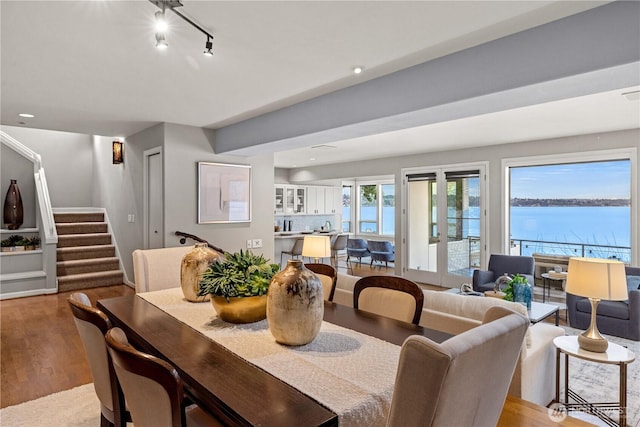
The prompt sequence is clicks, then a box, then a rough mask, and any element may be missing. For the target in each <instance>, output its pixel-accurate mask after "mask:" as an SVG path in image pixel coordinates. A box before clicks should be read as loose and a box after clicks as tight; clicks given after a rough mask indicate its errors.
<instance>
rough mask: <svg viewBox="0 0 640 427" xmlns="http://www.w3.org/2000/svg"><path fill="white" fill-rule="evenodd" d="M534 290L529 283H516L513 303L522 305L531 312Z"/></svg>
mask: <svg viewBox="0 0 640 427" xmlns="http://www.w3.org/2000/svg"><path fill="white" fill-rule="evenodd" d="M532 297H533V290H532V289H531V285H530V284H529V282H524V283H523V282H516V283H514V284H513V301H514V302H517V303H520V304H522V305H524V306H525V307H527V310H531V299H532Z"/></svg>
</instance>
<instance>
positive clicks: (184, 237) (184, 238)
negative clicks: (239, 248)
mask: <svg viewBox="0 0 640 427" xmlns="http://www.w3.org/2000/svg"><path fill="white" fill-rule="evenodd" d="M175 235H176V236H180V237H181V239H180V244H182V245H184V244H185V243H186V242H187V239H192V240H195V241H196V242H199V243H206V244H207V246H208V247H210V248H211V249H213V250H214V251H216V252H219V253H220V254H221V255H224V254H225V250H224V249H221V248H219V247H217V246H214V245H212V244H211V243H209V242H208V241H206V240H205V239H203V238H201V237H198V236H194V235H193V234H189V233H185V232H183V231H176V232H175Z"/></svg>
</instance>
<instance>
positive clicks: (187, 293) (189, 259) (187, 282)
mask: <svg viewBox="0 0 640 427" xmlns="http://www.w3.org/2000/svg"><path fill="white" fill-rule="evenodd" d="M221 261H222V257H221V256H220V254H219V253H218V252H216V251H214V250H213V249H211V248H209V247H208V246H207V244H206V243H196V245H195V246H194V247H193V250H192V251H191V252H189V253H188V254H186V255H185V256H184V257H183V258H182V265H181V266H180V286H181V287H182V293H183V294H184V297H185V299H186V300H187V301H191V302H203V301H209V299H210V296H209V295H206V296H203V297H199V296H198V290H199V289H200V276H201V275H202V273H203V272H204V271H205V270H206V269H207V268H209V265H210V264H211V263H213V262H221Z"/></svg>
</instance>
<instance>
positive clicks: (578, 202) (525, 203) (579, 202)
mask: <svg viewBox="0 0 640 427" xmlns="http://www.w3.org/2000/svg"><path fill="white" fill-rule="evenodd" d="M511 206H512V207H536V206H540V207H549V206H591V207H593V206H622V207H624V206H631V201H630V199H521V198H518V197H516V198H513V199H511Z"/></svg>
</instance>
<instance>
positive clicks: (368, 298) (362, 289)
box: [353, 276, 424, 325]
mask: <svg viewBox="0 0 640 427" xmlns="http://www.w3.org/2000/svg"><path fill="white" fill-rule="evenodd" d="M423 305H424V293H423V292H422V289H421V288H420V286H418V285H417V284H416V283H415V282H412V281H411V280H408V279H405V278H404V277H398V276H367V277H363V278H361V279H359V280H358V281H357V282H356V284H355V285H354V287H353V307H354V308H356V309H360V310H364V311H368V312H370V313H375V314H379V315H381V316H386V317H392V318H394V319H398V320H402V321H404V322H410V323H413V324H416V325H417V324H418V323H420V315H421V314H422V307H423Z"/></svg>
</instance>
